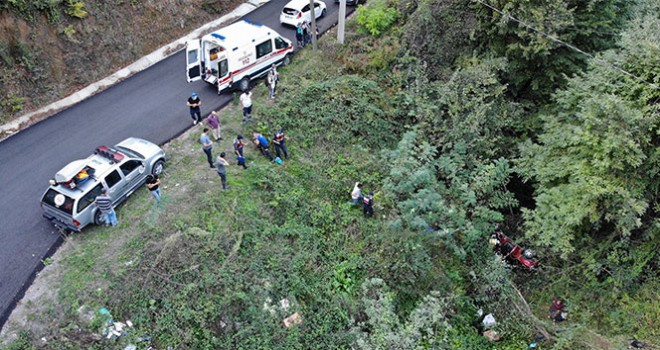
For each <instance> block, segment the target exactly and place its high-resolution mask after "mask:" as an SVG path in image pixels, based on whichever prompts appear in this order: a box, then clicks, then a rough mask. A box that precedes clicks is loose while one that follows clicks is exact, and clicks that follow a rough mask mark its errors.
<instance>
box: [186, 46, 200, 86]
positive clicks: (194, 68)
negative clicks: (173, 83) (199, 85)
mask: <svg viewBox="0 0 660 350" xmlns="http://www.w3.org/2000/svg"><path fill="white" fill-rule="evenodd" d="M201 54H202V51H201V49H200V45H199V40H191V41H188V43H186V78H187V80H188V82H189V83H190V82H193V81H197V80H200V79H202V57H201Z"/></svg>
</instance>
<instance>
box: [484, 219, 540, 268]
mask: <svg viewBox="0 0 660 350" xmlns="http://www.w3.org/2000/svg"><path fill="white" fill-rule="evenodd" d="M489 242H490V243H491V244H492V245H493V251H495V253H497V254H498V255H501V256H502V260H505V261H507V262H509V263H512V264H520V265H522V266H524V267H526V268H528V269H530V270H532V269H536V268H537V267H538V266H539V264H538V262H537V261H536V259H534V252H533V251H532V250H530V249H526V250H523V249H522V248H521V247H520V246H519V245H517V244H516V243H515V242H513V240H511V238H509V237H507V236H506V235H505V234H504V233H503V232H502V231H500V230H498V229H497V228H496V229H495V231H494V232H493V233H491V235H490V239H489Z"/></svg>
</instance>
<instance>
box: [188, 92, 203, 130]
mask: <svg viewBox="0 0 660 350" xmlns="http://www.w3.org/2000/svg"><path fill="white" fill-rule="evenodd" d="M187 105H188V107H190V117H191V118H192V120H193V125H197V123H199V122H201V121H202V111H201V109H200V108H199V106H201V105H202V100H200V99H199V96H197V94H196V93H194V92H193V93H192V95H190V97H188V102H187Z"/></svg>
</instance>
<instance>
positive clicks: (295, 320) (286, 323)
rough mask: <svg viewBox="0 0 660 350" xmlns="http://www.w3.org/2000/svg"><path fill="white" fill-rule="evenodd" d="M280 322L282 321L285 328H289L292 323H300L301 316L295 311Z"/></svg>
mask: <svg viewBox="0 0 660 350" xmlns="http://www.w3.org/2000/svg"><path fill="white" fill-rule="evenodd" d="M282 322H284V326H285V327H286V328H289V327H291V326H293V325H296V324H300V323H302V316H300V314H299V313H297V312H296V313H294V314H293V315H291V316H289V317H287V318H285V319H284V320H282Z"/></svg>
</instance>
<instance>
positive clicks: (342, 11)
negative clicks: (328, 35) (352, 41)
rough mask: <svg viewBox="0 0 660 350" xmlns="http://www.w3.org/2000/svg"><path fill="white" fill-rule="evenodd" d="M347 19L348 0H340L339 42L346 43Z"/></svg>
mask: <svg viewBox="0 0 660 350" xmlns="http://www.w3.org/2000/svg"><path fill="white" fill-rule="evenodd" d="M345 21H346V0H339V20H338V21H337V23H338V25H337V42H338V43H339V44H344V23H345Z"/></svg>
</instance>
